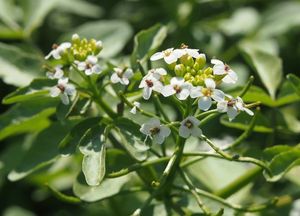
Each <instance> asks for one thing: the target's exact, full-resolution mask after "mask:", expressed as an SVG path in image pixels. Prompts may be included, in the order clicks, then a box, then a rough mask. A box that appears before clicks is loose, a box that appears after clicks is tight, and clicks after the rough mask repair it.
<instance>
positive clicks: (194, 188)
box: [179, 170, 211, 215]
mask: <svg viewBox="0 0 300 216" xmlns="http://www.w3.org/2000/svg"><path fill="white" fill-rule="evenodd" d="M179 173H180V176H181V178H182V179H183V181H184V182H185V183H186V184H187V186H188V187H189V191H190V193H191V194H192V195H193V196H194V197H195V199H196V201H197V203H198V205H199V207H200V208H201V209H202V211H203V213H204V214H205V215H211V211H210V210H209V208H207V207H206V206H205V205H204V204H203V202H202V200H201V198H200V196H199V195H198V193H197V191H196V187H195V186H194V185H193V183H192V181H191V180H190V179H189V177H188V176H187V175H186V174H185V173H184V172H183V171H182V170H180V172H179Z"/></svg>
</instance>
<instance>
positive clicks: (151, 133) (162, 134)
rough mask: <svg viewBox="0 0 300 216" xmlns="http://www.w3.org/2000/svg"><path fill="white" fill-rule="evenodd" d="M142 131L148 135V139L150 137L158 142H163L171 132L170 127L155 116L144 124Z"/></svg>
mask: <svg viewBox="0 0 300 216" xmlns="http://www.w3.org/2000/svg"><path fill="white" fill-rule="evenodd" d="M140 131H141V132H142V133H143V134H145V135H146V139H147V137H150V138H151V139H152V140H153V142H154V143H157V144H162V143H163V142H164V140H165V139H166V138H167V137H168V136H169V135H170V133H171V130H170V128H168V127H167V126H165V125H161V124H160V121H159V120H158V119H155V118H151V119H150V120H149V121H148V122H146V123H144V124H142V126H141V128H140Z"/></svg>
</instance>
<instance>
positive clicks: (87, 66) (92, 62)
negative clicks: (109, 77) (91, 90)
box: [76, 55, 101, 76]
mask: <svg viewBox="0 0 300 216" xmlns="http://www.w3.org/2000/svg"><path fill="white" fill-rule="evenodd" d="M97 62H98V58H97V57H96V56H93V55H89V56H88V57H87V58H86V60H85V61H83V62H78V61H77V62H76V64H77V67H78V70H80V71H84V73H85V74H86V75H88V76H89V75H92V74H99V73H100V72H101V67H100V66H99V65H98V64H97Z"/></svg>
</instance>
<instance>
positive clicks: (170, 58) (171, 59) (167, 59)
mask: <svg viewBox="0 0 300 216" xmlns="http://www.w3.org/2000/svg"><path fill="white" fill-rule="evenodd" d="M177 59H178V58H177V56H176V55H174V54H173V53H171V54H170V55H169V56H165V57H164V60H165V62H166V63H167V64H172V63H174V62H176V61H177Z"/></svg>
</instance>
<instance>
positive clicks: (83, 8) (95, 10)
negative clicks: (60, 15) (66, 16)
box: [57, 0, 104, 18]
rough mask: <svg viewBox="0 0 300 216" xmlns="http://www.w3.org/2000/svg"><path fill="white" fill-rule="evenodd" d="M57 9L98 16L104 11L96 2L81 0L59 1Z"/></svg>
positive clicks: (86, 15)
mask: <svg viewBox="0 0 300 216" xmlns="http://www.w3.org/2000/svg"><path fill="white" fill-rule="evenodd" d="M57 9H58V10H60V11H62V12H67V13H73V14H76V15H80V16H84V17H92V18H98V17H100V16H101V15H102V14H103V13H104V11H103V9H102V8H101V7H99V6H98V5H96V4H92V3H90V2H86V1H80V0H64V1H59V2H58V4H57Z"/></svg>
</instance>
